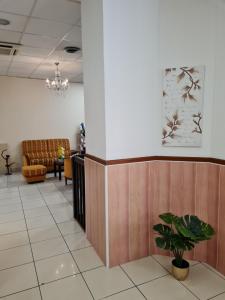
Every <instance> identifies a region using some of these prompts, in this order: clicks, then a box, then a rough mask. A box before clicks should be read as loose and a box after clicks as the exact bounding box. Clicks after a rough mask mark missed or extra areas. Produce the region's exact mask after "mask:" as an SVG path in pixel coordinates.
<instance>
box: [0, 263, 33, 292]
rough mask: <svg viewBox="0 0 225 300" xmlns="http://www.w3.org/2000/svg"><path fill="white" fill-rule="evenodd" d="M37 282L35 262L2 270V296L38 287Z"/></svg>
mask: <svg viewBox="0 0 225 300" xmlns="http://www.w3.org/2000/svg"><path fill="white" fill-rule="evenodd" d="M12 283H13V284H12ZM37 284H38V283H37V277H36V273H35V269H34V264H33V263H31V264H26V265H23V266H19V267H15V268H11V269H7V270H4V271H0V287H1V288H0V297H2V296H6V295H9V294H12V293H16V292H19V291H22V290H26V289H30V288H32V287H36V286H37Z"/></svg>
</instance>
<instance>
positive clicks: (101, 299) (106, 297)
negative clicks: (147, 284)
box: [99, 286, 147, 300]
mask: <svg viewBox="0 0 225 300" xmlns="http://www.w3.org/2000/svg"><path fill="white" fill-rule="evenodd" d="M132 289H136V287H134V286H132V287H130V288H128V289H125V290H123V291H120V292H117V293H114V294H111V295H108V296H105V297H103V298H100V299H99V300H103V299H108V298H109V297H112V296H116V295H119V294H121V293H123V292H127V291H129V290H132ZM138 291H139V289H138ZM141 295H142V296H143V294H141ZM144 299H147V298H146V297H144Z"/></svg>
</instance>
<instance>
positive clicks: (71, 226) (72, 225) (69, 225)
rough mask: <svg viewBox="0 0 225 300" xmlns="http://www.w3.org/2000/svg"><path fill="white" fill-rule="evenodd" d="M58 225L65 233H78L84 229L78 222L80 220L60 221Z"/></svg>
mask: <svg viewBox="0 0 225 300" xmlns="http://www.w3.org/2000/svg"><path fill="white" fill-rule="evenodd" d="M58 226H59V230H60V231H61V232H62V234H63V235H66V234H72V233H78V232H81V231H83V230H82V228H81V227H80V225H79V224H78V222H76V221H70V222H64V223H59V224H58Z"/></svg>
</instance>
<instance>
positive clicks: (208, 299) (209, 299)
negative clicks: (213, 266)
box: [207, 292, 225, 300]
mask: <svg viewBox="0 0 225 300" xmlns="http://www.w3.org/2000/svg"><path fill="white" fill-rule="evenodd" d="M220 295H224V296H225V292H222V293H219V294H217V295H215V296H213V297H210V298H207V300H211V299H215V298H217V297H218V296H220Z"/></svg>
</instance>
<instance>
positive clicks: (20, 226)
mask: <svg viewBox="0 0 225 300" xmlns="http://www.w3.org/2000/svg"><path fill="white" fill-rule="evenodd" d="M24 230H26V224H25V221H24V220H21V221H16V222H9V223H2V224H0V235H1V234H9V233H13V232H19V231H24Z"/></svg>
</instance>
